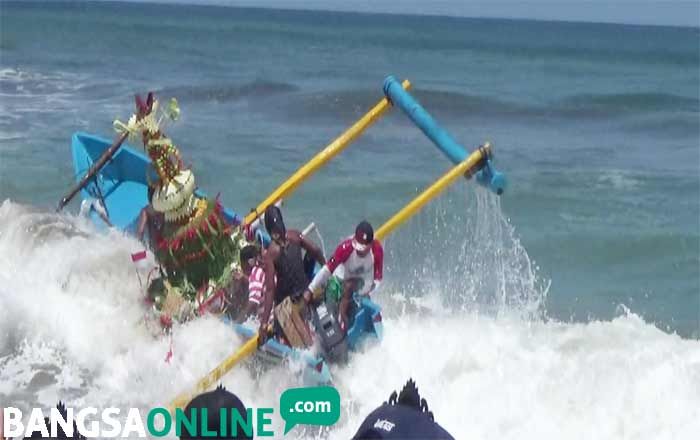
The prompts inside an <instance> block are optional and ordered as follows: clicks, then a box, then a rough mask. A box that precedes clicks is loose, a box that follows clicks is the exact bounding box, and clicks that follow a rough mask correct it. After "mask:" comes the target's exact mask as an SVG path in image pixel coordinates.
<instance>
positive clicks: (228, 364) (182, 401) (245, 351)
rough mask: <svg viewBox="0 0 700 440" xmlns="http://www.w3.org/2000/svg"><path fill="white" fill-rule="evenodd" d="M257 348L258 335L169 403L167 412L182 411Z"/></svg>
mask: <svg viewBox="0 0 700 440" xmlns="http://www.w3.org/2000/svg"><path fill="white" fill-rule="evenodd" d="M257 348H258V335H257V333H256V334H255V336H253V337H252V338H250V339H248V340H247V341H246V343H245V344H243V345H242V346H241V347H240V348H239V349H238V350H236V352H235V353H233V354H232V355H230V356H229V357H227V358H226V359H224V361H223V362H221V363H220V364H219V365H218V366H217V367H216V368H214V369H213V370H211V371H210V372H209V374H207V375H206V376H204V377H202V378H201V379H200V380H199V381H198V382H197V384H196V385H195V386H194V388H193V389H192V390H191V391H186V392H184V393H182V394H180V395H179V396H177V397H176V398H175V399H173V401H172V402H170V405H168V411H170V413H171V414H173V415H174V414H175V410H176V409H178V408H182V409H184V408H185V407H186V406H187V404H188V403H190V401H191V400H192V399H194V398H195V397H196V396H197V395H198V394H200V393H203V392H204V391H206V390H208V389H209V388H211V387H212V385H214V384H215V383H216V381H218V380H219V379H221V377H222V376H223V375H224V374H226V373H227V372H228V371H229V370H230V369H231V368H233V367H234V366H235V365H236V364H237V363H238V362H240V361H241V360H243V359H245V358H246V357H248V356H249V355H251V354H253V353H254V352H255V350H257Z"/></svg>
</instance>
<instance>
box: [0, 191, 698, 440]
mask: <svg viewBox="0 0 700 440" xmlns="http://www.w3.org/2000/svg"><path fill="white" fill-rule="evenodd" d="M454 197H457V200H462V201H466V202H467V203H468V206H469V208H468V209H461V208H460V209H451V210H450V209H448V208H449V207H452V208H454V206H455V202H454V200H455V199H454ZM431 209H432V211H431V210H428V211H426V213H424V214H422V215H421V216H419V217H418V218H417V219H416V220H415V221H413V222H411V224H409V225H408V226H407V228H406V229H404V230H402V232H401V233H400V234H399V235H397V236H395V237H392V239H391V240H390V241H389V242H388V243H387V250H388V257H389V258H387V263H388V264H389V265H390V267H389V268H388V269H389V270H388V271H387V277H389V278H390V279H389V280H388V281H389V282H388V283H387V284H388V285H387V289H386V290H385V291H384V293H383V294H382V295H379V296H378V298H377V300H378V301H379V302H380V303H382V304H383V305H385V306H386V309H388V312H389V313H387V314H386V315H385V319H384V324H385V340H384V341H383V343H382V344H381V345H370V346H368V347H366V348H365V349H364V350H362V351H360V352H359V353H355V354H353V356H352V357H351V360H350V363H349V364H348V365H347V366H344V367H337V366H334V367H333V368H332V370H333V371H332V372H333V376H334V379H335V385H336V386H337V387H338V389H339V391H340V394H341V396H342V401H343V408H342V413H341V414H342V415H341V420H340V422H339V424H338V425H337V426H334V427H333V428H331V429H330V430H328V429H316V428H309V427H307V428H300V429H299V430H296V429H295V431H294V432H293V433H291V434H290V436H288V438H289V437H291V438H319V439H321V438H322V439H346V438H349V437H350V436H351V435H352V434H353V433H354V431H355V430H356V429H357V427H358V426H359V424H360V422H361V421H362V419H363V418H364V417H365V415H366V414H368V413H369V412H370V411H371V410H372V409H374V408H375V407H376V406H378V405H379V404H381V403H382V402H383V401H385V400H386V399H387V398H388V396H389V394H390V393H391V391H392V390H394V389H398V388H400V387H401V386H402V385H403V383H404V382H405V381H406V380H407V379H408V378H409V377H413V378H414V379H415V380H416V381H417V383H418V386H419V389H420V391H421V394H422V395H423V397H425V398H426V399H427V400H428V403H429V406H430V409H431V411H433V412H434V414H435V417H436V420H437V421H438V422H439V423H440V424H442V425H443V426H444V427H445V428H446V429H448V430H449V431H450V432H451V433H452V434H453V435H454V436H455V437H456V438H470V439H487V438H499V439H516V438H517V439H522V438H532V439H541V438H569V439H588V438H601V439H627V438H629V439H632V438H635V439H636V438H642V439H645V438H648V439H656V438H674V439H676V438H677V439H692V438H695V437H694V436H695V435H696V434H697V432H700V413H699V411H700V410H698V408H700V395H698V393H697V390H698V389H700V343H698V341H694V340H683V339H681V338H679V337H678V336H676V335H669V334H667V333H664V332H662V331H660V330H658V329H657V328H656V327H654V326H653V325H650V324H648V323H645V322H644V321H643V320H642V319H641V318H639V317H638V316H636V315H634V314H633V313H630V312H629V311H624V310H621V311H620V316H619V317H617V318H615V319H614V320H612V321H610V322H590V323H586V324H583V323H582V324H567V323H557V322H554V321H551V320H541V319H537V315H538V314H539V313H541V312H540V310H541V308H542V306H541V304H542V300H543V298H544V294H545V293H546V289H542V288H541V285H542V284H540V283H541V281H539V280H538V279H537V276H536V270H534V269H533V265H532V264H531V262H530V261H529V258H528V257H527V253H526V252H525V251H524V249H523V248H522V246H521V245H520V244H519V242H518V241H517V239H516V237H515V234H514V232H513V228H512V227H511V226H510V225H509V224H508V222H507V221H506V220H505V219H504V218H503V217H502V216H500V209H499V207H498V203H497V202H496V201H494V200H493V199H492V198H490V196H489V195H484V194H480V193H479V192H478V190H477V191H476V192H467V193H466V196H465V194H464V193H462V192H459V191H457V192H452V193H450V194H448V196H447V197H446V198H444V199H443V200H441V201H440V202H439V203H438V204H436V205H435V206H434V207H433V208H431ZM455 223H456V224H458V225H459V227H458V228H456V229H450V228H451V227H452V226H451V225H453V224H455ZM484 223H490V224H489V225H487V224H484ZM456 231H459V232H460V235H456V233H457V232H456ZM465 237H466V238H465ZM441 240H442V241H441ZM440 243H448V244H451V247H449V248H447V249H446V248H445V247H440V246H437V244H440ZM139 249H140V245H139V244H138V243H137V242H136V241H134V240H133V239H131V238H129V237H125V236H123V235H121V234H119V233H115V232H111V233H109V234H107V235H101V234H98V233H96V232H95V231H93V230H92V229H91V227H90V226H89V225H88V224H86V223H85V222H83V221H82V220H81V219H76V218H73V217H70V216H56V215H53V214H46V213H42V212H37V211H35V210H32V209H29V208H27V207H24V206H21V205H17V204H14V203H11V202H8V201H5V202H4V203H3V204H2V205H1V206H0V309H1V310H3V311H4V312H5V315H4V316H3V318H2V319H0V337H1V338H2V339H0V401H2V402H3V403H5V402H11V403H13V404H16V405H17V406H19V407H20V408H22V409H25V410H26V409H28V408H31V407H34V406H41V407H49V406H53V405H54V404H55V403H56V401H57V400H58V399H59V398H61V399H64V400H67V401H68V403H69V404H71V405H73V406H76V407H81V406H97V407H106V406H117V407H121V408H127V407H132V406H135V407H139V408H142V409H148V408H151V407H153V406H160V405H163V404H165V403H167V402H168V401H169V399H171V398H172V397H174V396H175V395H177V394H178V393H179V392H181V391H183V390H185V389H187V388H188V387H189V386H191V385H192V384H193V383H194V382H195V381H196V380H197V379H198V378H199V377H201V376H202V375H203V374H205V373H206V372H208V371H209V370H210V369H211V368H212V367H214V366H215V365H217V364H218V363H219V362H220V361H221V360H222V359H223V358H224V357H226V356H227V355H229V354H230V353H231V352H232V351H233V350H235V349H236V347H238V346H239V345H240V344H241V341H240V340H239V339H238V337H237V336H236V335H235V334H234V332H233V331H232V330H231V328H230V327H227V326H226V325H223V324H222V323H221V322H219V321H217V320H216V319H214V318H202V319H198V320H195V321H193V322H190V323H188V324H186V325H183V326H180V327H177V328H176V329H175V333H174V337H173V345H174V353H175V355H174V357H173V359H172V360H171V362H170V363H166V362H165V361H164V357H165V354H166V352H167V351H168V348H169V347H168V345H169V341H168V340H167V339H166V338H160V339H154V338H153V336H152V335H151V333H150V332H149V331H148V330H147V329H146V328H145V327H144V326H143V325H141V324H140V323H141V318H142V315H143V308H142V307H141V305H140V303H139V301H140V289H139V284H138V280H137V278H136V275H135V273H134V267H133V265H132V263H131V260H130V258H129V253H130V252H134V251H136V250H139ZM453 256H454V257H455V258H456V257H459V259H457V260H451V258H453ZM448 261H460V263H459V265H452V264H448V263H447V262H448ZM413 263H417V264H419V265H418V266H413V267H412V266H411V264H413ZM438 263H439V264H438ZM488 263H490V264H491V265H492V266H493V267H488V266H487V265H488ZM421 264H422V266H420V265H421ZM455 266H457V267H456V268H455ZM415 267H418V268H419V269H418V270H414V268H415ZM413 274H415V275H416V276H414V275H413ZM406 286H408V287H412V288H411V289H409V288H407V287H406ZM545 286H546V284H545ZM401 289H403V290H401ZM421 291H427V292H428V294H427V295H424V296H422V295H419V292H421ZM396 296H400V297H402V298H404V302H403V303H402V302H400V301H396V300H395V299H394V298H395V297H396ZM411 299H422V300H423V302H422V303H420V304H421V306H419V307H412V308H408V307H404V306H405V304H406V303H407V302H409V300H411ZM431 300H432V301H434V303H431V302H430V301H431ZM521 305H522V309H520V307H521ZM432 306H434V307H432ZM508 310H516V311H517V310H523V311H524V312H523V313H521V312H517V313H508V312H507V311H508ZM534 311H537V312H536V313H535V312H534ZM402 312H403V313H402ZM294 369H295V367H294V366H289V367H288V366H279V367H275V368H271V369H266V370H261V369H260V368H259V367H258V365H257V364H256V363H250V364H248V365H247V366H245V367H242V368H236V369H234V370H233V371H232V372H231V373H230V374H228V375H226V376H225V377H224V378H223V384H224V385H225V386H227V387H228V388H229V389H230V390H232V391H234V392H235V393H236V394H237V395H239V396H240V397H241V399H242V400H243V401H244V402H245V403H246V404H247V405H249V406H253V407H270V406H272V407H275V408H277V407H278V399H279V396H280V394H281V393H282V392H283V391H284V390H285V389H286V388H288V387H293V386H299V385H300V381H299V379H298V377H297V376H296V375H295V374H294V373H295V371H294ZM611 415H614V416H611ZM273 420H274V426H273V427H274V430H275V432H276V438H282V429H283V428H282V423H281V420H278V419H277V418H273Z"/></svg>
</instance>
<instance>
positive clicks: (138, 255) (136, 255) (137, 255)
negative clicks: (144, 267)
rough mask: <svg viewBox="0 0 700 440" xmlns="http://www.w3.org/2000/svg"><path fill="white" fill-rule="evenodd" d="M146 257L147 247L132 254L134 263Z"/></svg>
mask: <svg viewBox="0 0 700 440" xmlns="http://www.w3.org/2000/svg"><path fill="white" fill-rule="evenodd" d="M144 258H146V250H145V249H144V250H142V251H141V252H136V253H133V254H131V261H133V262H134V263H136V262H137V261H141V260H143V259H144Z"/></svg>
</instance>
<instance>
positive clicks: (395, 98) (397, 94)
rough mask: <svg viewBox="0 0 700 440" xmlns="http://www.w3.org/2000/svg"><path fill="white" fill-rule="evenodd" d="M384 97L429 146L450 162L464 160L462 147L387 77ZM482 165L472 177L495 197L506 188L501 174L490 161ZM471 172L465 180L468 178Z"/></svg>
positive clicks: (464, 154)
mask: <svg viewBox="0 0 700 440" xmlns="http://www.w3.org/2000/svg"><path fill="white" fill-rule="evenodd" d="M384 95H385V96H386V97H387V99H388V100H389V101H391V103H392V104H393V105H395V106H397V107H399V108H400V109H401V110H403V112H404V113H405V114H406V116H408V117H409V119H411V121H413V123H414V124H416V126H418V128H420V129H421V131H422V132H423V134H425V135H426V136H427V137H428V139H430V140H431V141H433V144H435V146H436V147H437V148H438V149H439V150H440V151H442V152H443V153H444V154H445V156H447V157H448V158H449V159H450V160H451V161H452V163H454V164H455V165H457V164H458V163H460V162H462V161H464V160H465V159H467V156H468V154H467V151H466V150H465V149H464V147H463V146H461V145H460V144H458V143H457V142H455V140H454V139H452V136H450V134H449V133H448V132H447V131H445V130H444V129H443V128H442V127H440V125H438V123H437V122H436V121H435V119H433V117H432V116H430V113H428V112H427V111H425V109H424V108H423V107H422V106H421V105H420V104H419V103H418V102H417V101H416V100H415V99H413V97H412V96H411V95H410V94H409V93H408V92H407V91H406V90H404V89H403V88H402V87H401V85H400V84H399V82H398V81H397V80H396V78H394V77H393V76H388V77H387V78H386V79H385V80H384ZM484 159H485V160H484V166H483V168H481V170H479V172H478V173H477V174H476V180H477V182H478V183H480V184H481V185H484V186H486V187H488V188H489V189H491V190H492V191H493V192H495V193H496V194H498V195H500V194H502V193H503V191H505V189H506V184H507V182H506V178H505V176H504V175H503V174H502V173H499V172H498V171H496V170H495V169H494V168H493V165H492V164H491V158H490V157H486V158H484ZM471 175H472V173H470V174H467V175H466V176H465V177H467V178H469V177H471Z"/></svg>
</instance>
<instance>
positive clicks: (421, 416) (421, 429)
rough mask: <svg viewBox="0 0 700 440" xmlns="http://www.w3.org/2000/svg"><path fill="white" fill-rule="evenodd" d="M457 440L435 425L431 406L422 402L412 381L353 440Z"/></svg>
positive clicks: (372, 415)
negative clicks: (429, 408)
mask: <svg viewBox="0 0 700 440" xmlns="http://www.w3.org/2000/svg"><path fill="white" fill-rule="evenodd" d="M428 438H430V439H438V440H454V437H452V435H450V433H449V432H447V431H445V430H444V429H443V428H442V426H440V425H438V424H437V423H435V420H434V419H433V413H432V412H430V411H429V410H428V403H427V402H426V401H425V399H423V398H421V396H420V394H419V393H418V388H417V387H416V384H415V382H413V380H411V379H409V380H408V382H406V385H404V387H403V389H402V390H401V393H400V394H399V395H398V397H397V394H396V392H394V393H392V394H391V396H390V397H389V401H388V402H385V403H384V404H383V405H381V406H380V407H379V408H377V409H375V410H374V411H372V412H371V413H370V414H369V415H368V416H367V418H366V419H365V420H364V422H362V425H360V428H359V429H358V430H357V433H356V434H355V436H354V437H353V440H369V439H397V440H398V439H428Z"/></svg>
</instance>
